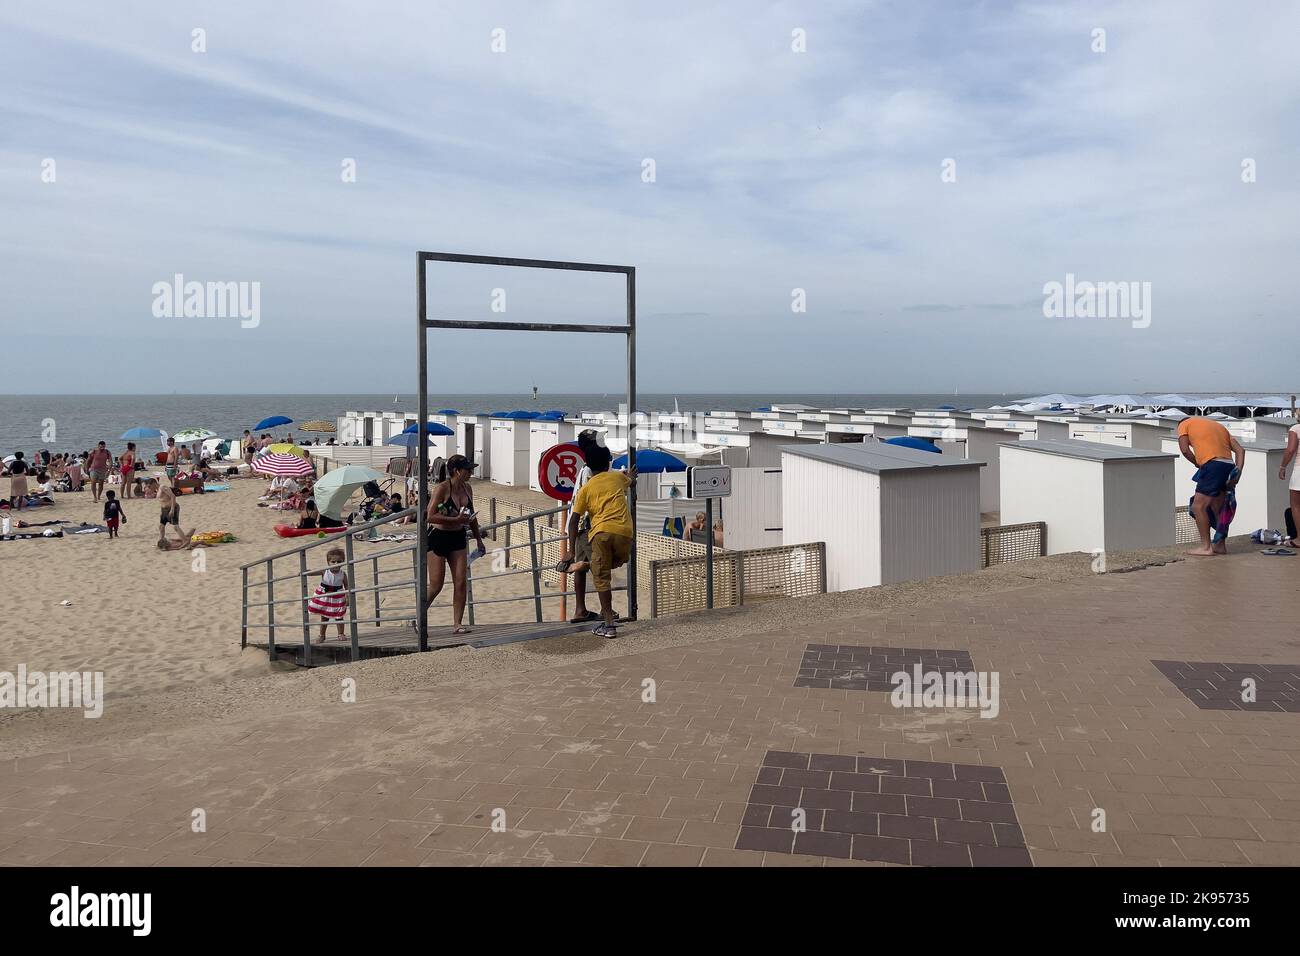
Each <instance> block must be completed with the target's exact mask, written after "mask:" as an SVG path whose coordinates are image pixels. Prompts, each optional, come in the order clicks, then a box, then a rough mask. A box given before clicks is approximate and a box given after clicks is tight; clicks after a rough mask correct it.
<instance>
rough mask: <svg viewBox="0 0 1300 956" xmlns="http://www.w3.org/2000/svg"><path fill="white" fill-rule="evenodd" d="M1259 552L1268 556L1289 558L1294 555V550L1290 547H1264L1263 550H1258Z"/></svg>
mask: <svg viewBox="0 0 1300 956" xmlns="http://www.w3.org/2000/svg"><path fill="white" fill-rule="evenodd" d="M1260 554H1267V555H1268V556H1269V557H1286V558H1291V557H1294V556H1295V552H1294V551H1292V550H1291V549H1290V548H1265V549H1264V550H1263V551H1261V552H1260Z"/></svg>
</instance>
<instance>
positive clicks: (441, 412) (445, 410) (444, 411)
mask: <svg viewBox="0 0 1300 956" xmlns="http://www.w3.org/2000/svg"><path fill="white" fill-rule="evenodd" d="M434 414H435V415H459V414H460V412H458V411H456V409H454V408H440V409H438V410H437V411H436V412H434Z"/></svg>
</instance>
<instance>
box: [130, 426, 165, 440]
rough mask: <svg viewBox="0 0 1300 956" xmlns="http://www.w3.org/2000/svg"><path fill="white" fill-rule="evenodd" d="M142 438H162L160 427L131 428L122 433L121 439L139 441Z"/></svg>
mask: <svg viewBox="0 0 1300 956" xmlns="http://www.w3.org/2000/svg"><path fill="white" fill-rule="evenodd" d="M142 438H162V429H160V428H130V429H127V430H126V431H125V432H123V433H122V437H121V438H120V439H119V441H139V440H140V439H142Z"/></svg>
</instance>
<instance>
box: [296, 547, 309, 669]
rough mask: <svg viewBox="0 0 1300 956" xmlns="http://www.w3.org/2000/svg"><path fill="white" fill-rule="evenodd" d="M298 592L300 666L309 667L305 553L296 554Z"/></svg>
mask: <svg viewBox="0 0 1300 956" xmlns="http://www.w3.org/2000/svg"><path fill="white" fill-rule="evenodd" d="M298 590H299V592H300V594H301V596H302V666H303V667H311V617H310V615H309V614H308V613H307V552H306V551H299V552H298Z"/></svg>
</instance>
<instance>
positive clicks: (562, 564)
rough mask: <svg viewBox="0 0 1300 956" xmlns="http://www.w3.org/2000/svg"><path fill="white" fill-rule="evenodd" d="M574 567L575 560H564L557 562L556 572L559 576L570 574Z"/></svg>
mask: <svg viewBox="0 0 1300 956" xmlns="http://www.w3.org/2000/svg"><path fill="white" fill-rule="evenodd" d="M572 566H573V559H572V558H564V559H563V560H561V561H557V562H556V564H555V571H556V573H557V574H568V573H569V568H571V567H572Z"/></svg>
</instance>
